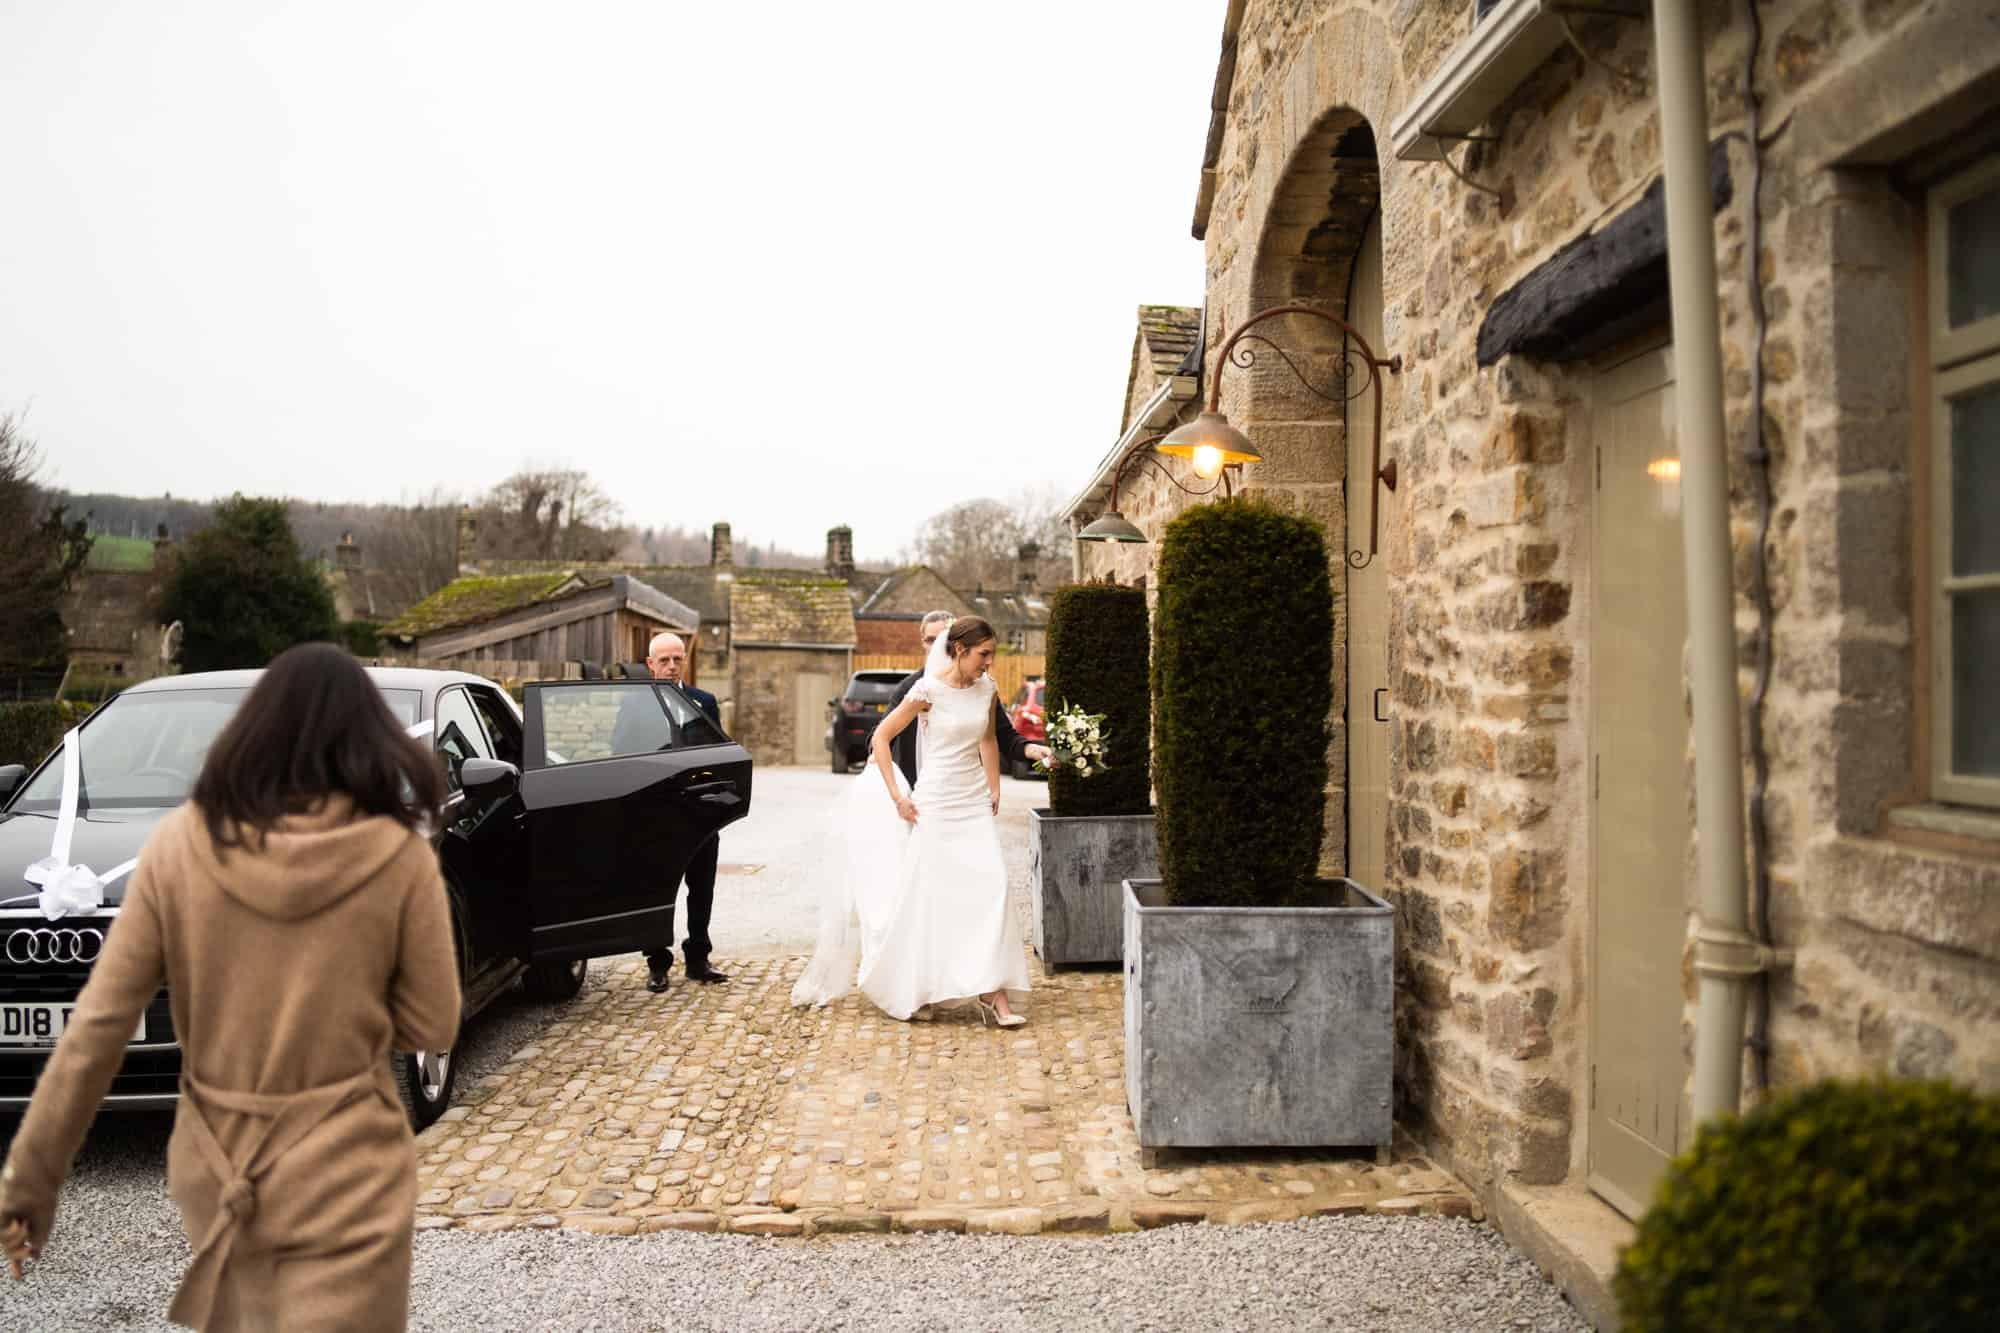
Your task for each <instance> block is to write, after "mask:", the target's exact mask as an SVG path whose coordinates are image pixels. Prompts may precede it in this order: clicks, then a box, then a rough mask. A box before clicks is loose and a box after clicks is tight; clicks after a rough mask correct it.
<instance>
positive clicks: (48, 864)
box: [0, 720, 437, 921]
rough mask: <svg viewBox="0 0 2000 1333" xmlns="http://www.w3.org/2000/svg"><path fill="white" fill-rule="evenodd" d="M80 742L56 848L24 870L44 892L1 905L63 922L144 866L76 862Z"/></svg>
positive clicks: (98, 903)
mask: <svg viewBox="0 0 2000 1333" xmlns="http://www.w3.org/2000/svg"><path fill="white" fill-rule="evenodd" d="M436 727H437V723H436V721H435V720H427V721H423V722H418V723H415V724H414V725H412V726H410V727H409V728H407V731H408V734H409V735H410V737H411V738H412V739H414V740H421V739H422V738H423V737H425V736H428V735H430V734H431V732H432V731H434V730H436ZM78 744H79V742H78V740H77V729H76V728H75V727H71V728H70V729H69V730H68V731H66V732H64V733H63V739H62V746H63V773H62V804H61V806H60V808H59V809H58V811H57V814H56V836H55V841H54V842H53V843H52V844H51V845H50V847H49V854H48V855H47V856H44V857H43V858H42V859H41V860H39V861H36V862H35V863H33V864H32V865H30V866H29V867H28V868H27V870H26V871H24V872H23V874H24V876H25V878H26V879H27V881H28V883H30V884H39V885H41V892H40V893H39V894H23V895H21V897H19V898H8V899H6V900H5V901H0V907H5V906H9V905H11V904H13V903H19V902H25V901H27V899H29V898H34V899H35V900H36V906H38V907H39V908H41V912H42V915H43V916H45V917H47V918H48V919H49V920H51V921H59V920H61V919H62V918H63V917H65V916H68V915H70V914H71V913H72V912H74V913H76V914H78V915H82V914H84V913H87V912H95V911H96V910H97V909H98V908H100V907H102V906H104V891H105V890H106V889H108V888H110V887H111V886H112V885H113V884H116V883H117V882H118V881H119V880H121V879H123V878H124V877H125V876H126V875H129V874H131V873H132V868H133V867H134V866H136V865H138V864H139V858H138V857H136V856H135V857H133V858H131V859H130V860H128V861H125V862H123V863H122V864H119V865H115V866H113V867H111V869H109V870H107V871H105V872H104V873H103V874H102V875H99V874H98V873H97V872H96V871H94V870H92V869H91V868H90V867H89V866H85V865H72V864H70V859H69V852H70V846H71V844H72V843H73V842H74V841H75V840H76V807H77V805H78V803H79V799H80V797H81V794H82V788H83V768H82V764H81V762H80V760H79V755H80V753H81V752H80V751H79V749H78Z"/></svg>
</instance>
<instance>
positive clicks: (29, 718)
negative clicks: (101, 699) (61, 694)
mask: <svg viewBox="0 0 2000 1333" xmlns="http://www.w3.org/2000/svg"><path fill="white" fill-rule="evenodd" d="M89 716H90V706H89V705H87V704H73V703H54V702H50V701H48V700H42V701H39V702H28V703H0V764H26V765H27V766H28V767H29V768H33V767H34V766H35V765H36V764H39V763H41V762H42V759H43V758H44V757H45V756H46V755H47V754H48V752H49V751H51V750H53V749H55V748H56V746H58V745H61V744H62V738H63V733H64V732H65V731H68V730H69V729H70V728H71V727H73V726H75V725H76V724H77V723H79V722H81V721H83V719H85V718H86V717H89Z"/></svg>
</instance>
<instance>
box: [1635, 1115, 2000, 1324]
mask: <svg viewBox="0 0 2000 1333" xmlns="http://www.w3.org/2000/svg"><path fill="white" fill-rule="evenodd" d="M1996 1191H2000V1100H1995V1099H1994V1098H1992V1097H1981V1096H1978V1095H1976V1094H1974V1093H1971V1092H1968V1091H1966V1090H1965V1089H1963V1088H1959V1087H1954V1086H1953V1085H1951V1084H1949V1083H1944V1082H1937V1083H1912V1082H1898V1081H1890V1080H1879V1081H1876V1082H1871V1083H1843V1082H1828V1083H1819V1084H1814V1085H1812V1086H1810V1087H1807V1088H1804V1089H1802V1090H1800V1091H1797V1092H1795V1093H1792V1094H1790V1095H1786V1096H1781V1097H1779V1098H1778V1099H1777V1100H1775V1101H1773V1102H1771V1103H1769V1104H1768V1105H1765V1106H1760V1107H1758V1108H1757V1109H1756V1110H1754V1111H1752V1112H1750V1114H1748V1115H1746V1116H1744V1117H1742V1118H1741V1119H1732V1120H1722V1121H1718V1122H1716V1123H1713V1124H1710V1125H1707V1126H1705V1127H1704V1128H1703V1129H1702V1131H1701V1133H1700V1134H1699V1136H1697V1137H1696V1139H1695V1141H1694V1146H1693V1147H1691V1148H1689V1149H1688V1151H1687V1152H1686V1153H1684V1154H1682V1155H1681V1156H1680V1157H1678V1158H1676V1159H1674V1162H1673V1165H1672V1166H1670V1167H1669V1168H1668V1170H1667V1174H1666V1176H1665V1177H1664V1178H1663V1179H1662V1180H1661V1182H1660V1188H1659V1191H1658V1192H1657V1194H1656V1195H1655V1196H1654V1199H1653V1205H1652V1207H1651V1208H1649V1209H1648V1210H1647V1211H1646V1214H1645V1216H1644V1217H1642V1218H1640V1219H1639V1231H1638V1235H1637V1236H1636V1237H1635V1238H1634V1239H1633V1241H1632V1244H1631V1245H1629V1246H1627V1247H1626V1249H1625V1252H1624V1253H1623V1254H1622V1255H1621V1256H1620V1258H1619V1261H1618V1274H1617V1277H1616V1279H1615V1280H1614V1290H1615V1291H1616V1293H1617V1296H1618V1306H1619V1311H1620V1314H1621V1316H1622V1318H1623V1320H1624V1326H1625V1328H1626V1329H1628V1330H1630V1333H1675V1331H1676V1330H1683V1329H1685V1330H1694V1329H1725V1328H1727V1329H1756V1330H1761V1331H1762V1333H1790V1331H1792V1330H1806V1329H1812V1330H1816V1331H1821V1330H1823V1331H1824V1333H1850V1331H1851V1333H1863V1331H1864V1330H1867V1331H1868V1333H1876V1331H1877V1330H1883V1329H1897V1330H1908V1333H1945V1331H1946V1330H1956V1329H1972V1328H1991V1327H1993V1326H1994V1325H1993V1320H1994V1318H1995V1316H1996V1314H1997V1313H2000V1267H1996V1266H1995V1262H1994V1256H1995V1254H1996V1252H2000V1213H1996V1212H1995V1210H1994V1207H1993V1200H1994V1196H1995V1193H1996Z"/></svg>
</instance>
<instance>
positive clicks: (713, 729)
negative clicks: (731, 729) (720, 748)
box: [660, 685, 729, 745]
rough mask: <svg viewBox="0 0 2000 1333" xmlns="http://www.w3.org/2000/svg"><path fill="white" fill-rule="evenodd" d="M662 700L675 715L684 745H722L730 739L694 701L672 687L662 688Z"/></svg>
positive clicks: (681, 741) (665, 686) (675, 722)
mask: <svg viewBox="0 0 2000 1333" xmlns="http://www.w3.org/2000/svg"><path fill="white" fill-rule="evenodd" d="M660 699H661V701H662V702H664V703H665V704H666V706H667V711H668V712H669V713H671V714H673V718H674V724H675V725H676V726H678V727H679V728H680V732H681V738H680V743H681V744H682V745H720V744H722V742H723V741H725V740H727V739H729V738H728V737H727V736H724V735H723V734H722V728H721V727H718V726H716V725H715V724H714V723H713V722H711V721H709V720H708V715H707V714H706V713H704V712H702V711H701V709H699V708H697V707H695V702H694V700H692V699H690V698H688V697H687V696H686V695H685V694H682V693H681V692H680V691H679V690H677V689H675V688H674V687H673V686H671V685H662V686H660Z"/></svg>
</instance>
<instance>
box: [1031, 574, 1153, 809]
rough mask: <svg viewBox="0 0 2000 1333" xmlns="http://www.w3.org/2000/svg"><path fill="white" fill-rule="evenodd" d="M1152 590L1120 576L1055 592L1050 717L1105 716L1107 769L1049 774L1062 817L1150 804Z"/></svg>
mask: <svg viewBox="0 0 2000 1333" xmlns="http://www.w3.org/2000/svg"><path fill="white" fill-rule="evenodd" d="M1146 653H1147V626H1146V594H1145V593H1144V592H1143V591H1141V590H1140V589H1138V588H1126V587H1121V586H1119V585H1118V584H1115V583H1072V584H1069V585H1067V586H1065V587H1061V588H1058V589H1056V591H1055V592H1054V594H1053V595H1051V596H1050V598H1049V643H1048V674H1047V683H1046V685H1045V687H1044V689H1043V691H1042V703H1043V711H1044V716H1046V717H1050V718H1053V716H1054V714H1055V712H1056V710H1057V709H1059V708H1062V707H1066V706H1072V705H1073V706H1075V707H1078V708H1081V709H1082V710H1083V711H1084V712H1086V713H1093V714H1095V713H1101V714H1103V715H1104V736H1105V741H1106V754H1105V762H1106V764H1107V765H1109V767H1107V768H1106V769H1105V770H1104V771H1103V772H1100V773H1093V774H1091V775H1090V776H1089V777H1087V778H1085V777H1078V776H1077V775H1076V772H1075V771H1074V770H1072V769H1069V768H1056V769H1054V770H1052V771H1051V772H1050V774H1049V808H1050V810H1052V811H1053V812H1054V813H1055V814H1057V815H1059V816H1065V817H1067V816H1072V815H1143V814H1146V813H1148V812H1149V811H1150V810H1151V809H1152V801H1153V794H1152V788H1153V782H1152V757H1153V739H1152V718H1151V711H1152V709H1151V704H1152V700H1151V698H1150V697H1149V694H1148V691H1149V688H1150V686H1149V681H1148V677H1147V661H1146Z"/></svg>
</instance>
